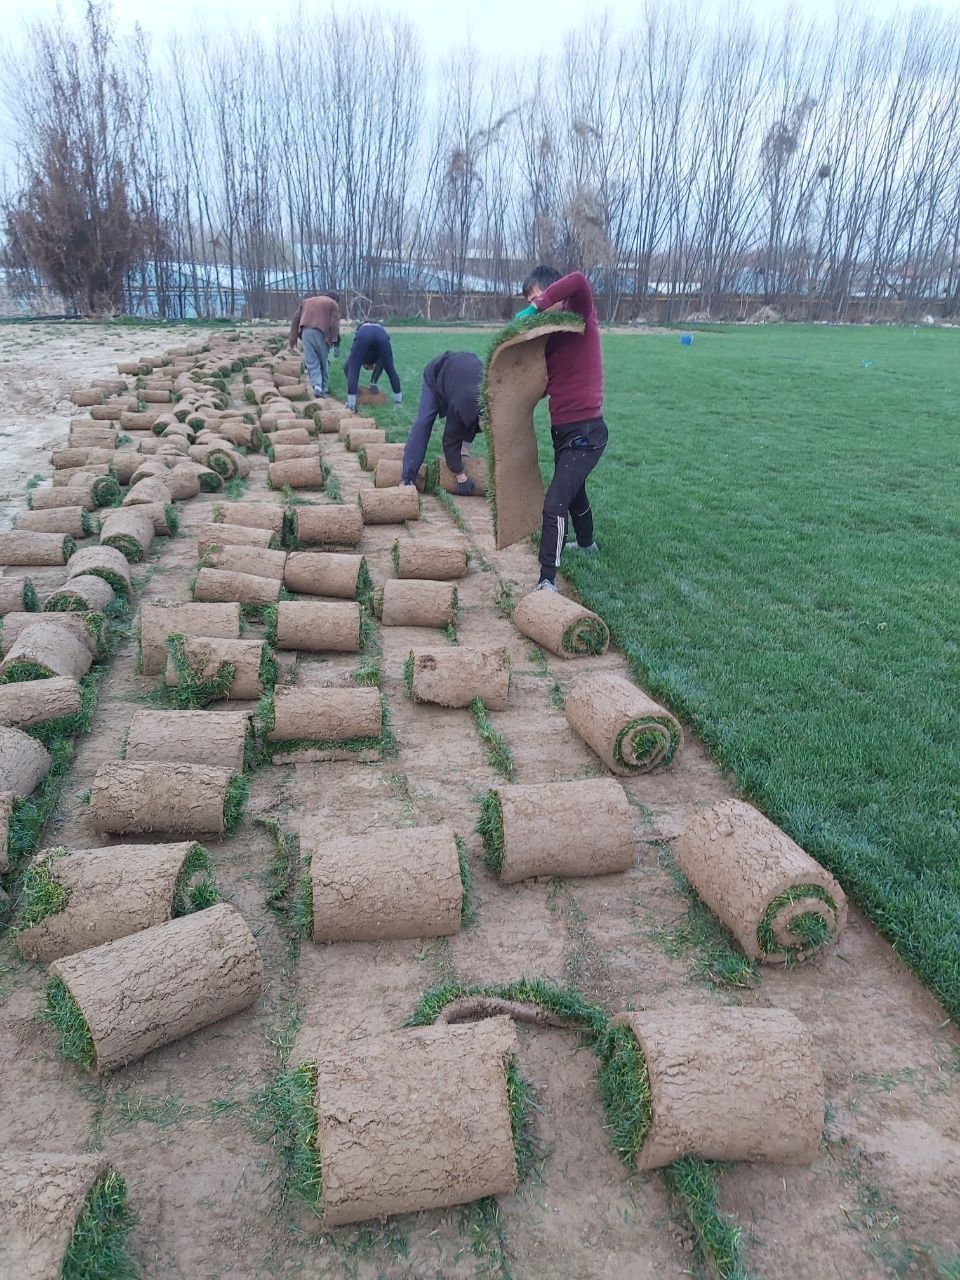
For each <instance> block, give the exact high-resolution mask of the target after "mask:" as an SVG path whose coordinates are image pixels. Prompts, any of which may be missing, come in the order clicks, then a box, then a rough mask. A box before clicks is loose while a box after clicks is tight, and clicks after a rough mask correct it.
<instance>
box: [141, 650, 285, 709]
mask: <svg viewBox="0 0 960 1280" xmlns="http://www.w3.org/2000/svg"><path fill="white" fill-rule="evenodd" d="M174 634H176V633H174ZM265 648H266V646H265V645H264V643H263V641H262V640H226V639H217V638H215V637H212V636H186V637H184V640H183V656H184V659H185V660H186V662H187V663H189V665H190V668H191V670H192V672H193V673H194V676H195V678H196V679H197V680H198V681H201V682H215V681H216V680H217V679H218V678H219V676H220V675H221V673H222V671H223V667H224V664H225V663H226V664H227V665H229V666H230V667H232V668H233V679H232V680H231V682H230V685H229V687H228V688H227V689H226V691H225V692H224V695H223V696H224V697H226V698H232V699H233V700H234V701H236V702H253V701H256V699H257V698H259V697H260V696H261V695H262V694H263V692H264V689H263V680H262V678H261V671H262V668H263V658H264V650H265ZM165 679H166V683H167V685H168V687H169V688H171V689H173V688H176V686H177V685H178V684H179V683H180V672H179V671H178V670H177V664H176V663H175V661H174V659H173V656H172V655H168V657H167V666H166V676H165Z"/></svg>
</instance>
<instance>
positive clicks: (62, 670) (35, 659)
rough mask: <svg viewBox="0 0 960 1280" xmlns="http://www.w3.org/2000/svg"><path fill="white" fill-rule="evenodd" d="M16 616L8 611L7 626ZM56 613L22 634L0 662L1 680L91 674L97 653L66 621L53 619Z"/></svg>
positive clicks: (5, 621) (34, 624) (65, 616)
mask: <svg viewBox="0 0 960 1280" xmlns="http://www.w3.org/2000/svg"><path fill="white" fill-rule="evenodd" d="M13 616H16V615H12V614H8V615H7V618H6V619H5V620H4V625H5V626H6V623H7V622H9V620H10V618H11V617H13ZM28 616H29V617H35V616H36V615H33V614H31V615H28ZM55 616H56V615H54V614H46V615H44V617H43V620H42V621H40V622H32V623H31V625H29V626H25V627H24V628H23V630H22V631H21V632H20V633H19V634H18V636H17V638H16V640H15V641H14V643H13V644H12V645H11V646H10V648H9V649H8V650H7V652H6V655H5V657H4V659H3V662H2V663H0V684H5V683H7V681H9V680H15V679H16V680H19V679H24V680H35V679H43V678H45V677H46V676H70V677H71V678H72V679H74V680H79V679H80V677H81V676H85V675H86V674H87V672H88V671H89V670H90V667H91V666H92V665H93V653H92V651H91V649H90V646H89V644H88V643H86V642H85V641H84V640H81V639H80V637H79V636H78V635H76V634H75V632H74V631H73V630H71V629H70V627H68V626H67V625H66V624H64V625H63V626H61V625H60V624H59V623H58V622H55V621H53V619H54V617H55ZM63 616H64V618H73V619H76V618H77V617H78V615H77V614H64V615H63ZM48 619H49V620H48ZM81 625H82V624H81Z"/></svg>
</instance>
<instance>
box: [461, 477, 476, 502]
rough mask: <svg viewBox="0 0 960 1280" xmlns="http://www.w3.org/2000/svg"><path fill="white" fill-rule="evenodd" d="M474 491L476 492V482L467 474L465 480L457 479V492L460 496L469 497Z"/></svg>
mask: <svg viewBox="0 0 960 1280" xmlns="http://www.w3.org/2000/svg"><path fill="white" fill-rule="evenodd" d="M476 492H477V486H476V483H475V481H473V480H471V479H470V477H469V476H467V478H466V480H458V481H457V493H458V494H459V496H460V497H461V498H469V497H470V495H471V494H474V493H476Z"/></svg>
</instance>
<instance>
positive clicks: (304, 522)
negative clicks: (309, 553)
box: [293, 503, 363, 547]
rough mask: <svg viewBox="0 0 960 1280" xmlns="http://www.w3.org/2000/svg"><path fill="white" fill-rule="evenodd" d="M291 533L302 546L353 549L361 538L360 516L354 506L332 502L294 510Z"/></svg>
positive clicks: (361, 524) (361, 525) (361, 518)
mask: <svg viewBox="0 0 960 1280" xmlns="http://www.w3.org/2000/svg"><path fill="white" fill-rule="evenodd" d="M293 531H294V536H295V538H296V540H297V542H298V543H300V544H301V545H303V546H305V547H355V546H356V545H357V543H358V542H359V541H360V539H361V538H362V537H363V516H362V514H361V513H360V510H359V508H357V507H348V506H341V505H339V504H336V503H329V504H324V505H323V506H315V507H294V509H293Z"/></svg>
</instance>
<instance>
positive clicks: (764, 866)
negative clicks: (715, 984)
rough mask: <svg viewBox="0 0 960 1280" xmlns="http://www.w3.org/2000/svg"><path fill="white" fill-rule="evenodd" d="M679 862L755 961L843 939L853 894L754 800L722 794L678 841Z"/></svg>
mask: <svg viewBox="0 0 960 1280" xmlns="http://www.w3.org/2000/svg"><path fill="white" fill-rule="evenodd" d="M674 852H675V855H676V859H677V865H678V866H679V867H680V870H681V871H682V872H683V874H684V875H685V876H686V877H687V879H688V880H689V881H690V883H691V884H692V885H693V887H694V889H696V891H697V893H698V895H699V896H700V897H701V898H702V899H703V901H704V902H705V903H706V904H707V906H708V907H709V908H710V910H711V911H712V912H713V914H714V915H715V916H717V918H718V919H719V920H720V921H721V922H722V923H723V924H724V925H725V926H726V927H727V928H728V929H729V930H730V932H731V933H732V934H733V936H734V937H735V938H736V940H737V941H738V942H739V943H740V946H741V947H742V948H743V950H744V951H745V952H746V953H747V955H748V956H749V957H750V959H751V960H761V961H764V962H767V963H770V964H775V963H778V962H785V961H794V960H803V959H807V958H808V957H809V956H812V955H815V954H816V953H817V952H818V951H820V950H822V949H823V948H825V947H827V946H829V945H831V944H832V943H834V942H836V940H837V939H838V938H839V936H840V934H841V933H842V932H843V929H844V926H845V925H846V922H847V900H846V897H845V895H844V892H843V890H842V889H841V888H840V885H839V884H838V883H837V881H836V880H835V879H834V878H833V876H832V875H831V874H830V872H829V871H827V870H826V868H825V867H822V866H821V865H820V864H819V862H815V861H814V859H813V858H811V857H810V855H809V854H807V853H805V852H804V851H803V849H801V848H800V846H799V845H798V844H795V843H794V842H793V841H792V840H791V839H790V837H789V836H788V835H786V834H785V833H784V832H783V831H781V830H780V828H779V827H777V826H775V825H774V824H773V823H772V822H771V821H770V820H769V819H768V818H765V817H764V816H763V814H762V813H759V812H758V811H757V810H756V809H754V808H753V806H752V805H749V804H745V803H744V802H743V801H742V800H732V799H731V800H721V801H720V802H719V803H718V804H715V805H712V806H711V807H710V808H709V809H707V810H706V811H705V812H703V813H701V814H700V815H699V816H698V817H696V818H695V819H694V820H693V821H692V822H691V823H690V824H689V825H688V826H687V828H686V829H685V830H684V831H683V832H682V833H681V835H680V836H679V838H678V839H677V840H676V841H675V843H674Z"/></svg>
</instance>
